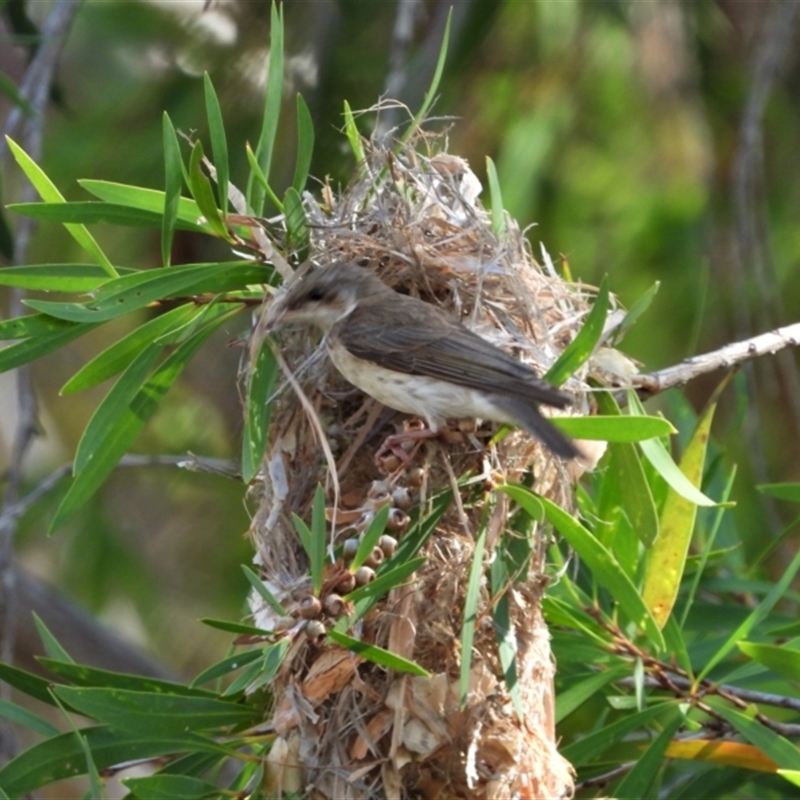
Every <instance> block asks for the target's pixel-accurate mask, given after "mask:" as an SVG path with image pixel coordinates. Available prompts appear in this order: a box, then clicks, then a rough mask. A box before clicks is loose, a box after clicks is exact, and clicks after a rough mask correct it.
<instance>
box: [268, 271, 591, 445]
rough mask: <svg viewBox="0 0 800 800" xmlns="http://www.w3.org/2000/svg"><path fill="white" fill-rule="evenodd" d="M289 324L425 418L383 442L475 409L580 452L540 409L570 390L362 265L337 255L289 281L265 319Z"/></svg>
mask: <svg viewBox="0 0 800 800" xmlns="http://www.w3.org/2000/svg"><path fill="white" fill-rule="evenodd" d="M291 323H299V324H306V325H313V326H316V327H317V328H319V329H320V330H321V331H322V332H323V333H324V342H325V346H326V348H327V351H328V354H329V355H330V358H331V360H332V362H333V364H334V366H335V367H336V368H337V369H338V370H339V372H341V373H342V375H344V377H345V378H346V379H347V380H348V381H349V382H350V383H352V384H353V385H354V386H356V387H357V388H358V389H360V390H361V391H363V392H365V393H366V394H368V395H370V396H371V397H374V398H375V399H376V400H378V401H379V402H381V403H383V405H385V406H388V407H389V408H393V409H395V410H396V411H402V412H405V413H407V414H412V415H414V416H417V417H420V418H422V419H423V420H425V422H426V424H427V428H428V430H427V431H425V430H423V431H422V432H419V431H410V432H407V433H405V434H397V435H396V436H394V437H389V439H393V440H394V441H393V442H391V443H389V440H388V439H387V442H386V443H384V447H382V448H381V450H382V451H383V450H384V449H385V448H386V445H387V443H389V446H390V447H391V448H392V449H393V450H394V448H393V447H392V445H394V444H396V442H397V441H400V440H401V439H419V438H427V437H429V436H436V435H438V434H439V432H440V431H441V430H442V427H443V426H444V425H445V423H446V420H448V419H465V418H477V419H482V420H492V421H494V422H500V423H507V424H511V425H516V426H518V427H520V428H523V429H525V430H526V431H527V432H528V433H529V434H531V435H532V436H534V437H535V438H537V439H538V440H540V441H541V442H542V443H544V445H545V446H546V447H547V448H548V449H549V450H550V451H551V452H552V453H554V454H555V455H557V456H560V457H561V458H564V459H572V458H576V457H578V456H580V455H581V452H580V451H579V450H578V448H577V447H576V446H575V444H573V442H572V441H571V440H570V439H569V438H568V437H567V436H565V435H564V434H563V433H562V432H561V431H560V430H559V429H558V428H556V426H555V425H553V424H552V423H551V422H550V421H549V420H547V419H545V417H544V416H542V414H541V413H540V411H539V409H538V405H539V404H542V405H547V406H551V407H554V408H561V409H563V408H566V407H567V406H568V405H570V404H571V402H572V398H571V397H570V396H569V395H568V394H566V393H565V392H562V391H560V390H559V389H556V388H555V387H554V386H552V385H550V384H549V383H547V382H546V381H544V380H542V378H540V377H539V375H538V374H537V373H536V371H535V370H533V369H532V368H531V367H529V366H527V365H526V364H523V363H522V362H521V361H519V360H517V359H516V358H514V357H513V356H512V355H510V354H508V353H506V352H505V351H504V350H502V349H500V348H499V347H497V346H496V345H494V344H492V343H491V342H489V341H487V340H486V339H484V338H483V337H481V336H479V335H478V334H477V333H474V332H473V331H471V330H470V329H469V328H467V327H466V326H465V325H464V324H463V323H461V322H460V321H459V320H458V319H456V318H455V317H453V316H452V315H450V314H449V313H448V312H446V311H445V310H444V309H442V308H440V307H439V306H436V305H433V304H431V303H426V302H424V301H423V300H419V299H417V298H415V297H411V296H408V295H404V294H400V293H399V292H396V291H395V290H394V289H392V288H391V287H390V286H388V285H387V284H385V283H384V282H383V281H382V280H381V279H380V278H379V277H378V276H377V275H376V274H375V272H374V271H373V270H371V269H369V268H367V267H362V266H360V265H358V264H357V263H353V262H335V263H332V264H329V265H327V266H323V267H317V268H315V269H313V270H310V271H308V272H307V273H306V274H305V275H303V276H302V277H299V278H298V279H293V280H290V281H289V282H288V284H287V285H286V287H285V289H284V290H283V291H282V292H279V293H277V294H276V296H275V297H274V299H273V301H272V304H271V305H270V307H269V308H268V310H267V312H266V315H265V318H264V328H265V329H266V331H267V332H268V333H272V332H275V331H277V330H279V329H280V328H283V327H284V326H286V325H289V324H291ZM379 452H380V451H379ZM395 452H397V451H396V450H395ZM400 455H401V457H402V454H400Z"/></svg>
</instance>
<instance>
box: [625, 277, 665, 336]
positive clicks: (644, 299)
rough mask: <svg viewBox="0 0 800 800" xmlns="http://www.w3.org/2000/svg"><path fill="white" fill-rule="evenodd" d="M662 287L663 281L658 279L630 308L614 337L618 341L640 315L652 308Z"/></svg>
mask: <svg viewBox="0 0 800 800" xmlns="http://www.w3.org/2000/svg"><path fill="white" fill-rule="evenodd" d="M660 287H661V282H660V281H656V282H655V283H654V284H653V285H652V286H651V287H650V288H649V289H648V290H647V291H646V292H645V293H644V294H643V295H642V296H641V297H640V298H639V299H638V300H637V301H636V302H635V303H634V304H633V305H632V306H631V307H630V308H629V309H628V313H627V314H626V315H625V316H624V318H623V320H622V322H621V323H620V326H619V328H618V329H617V331H616V332H615V334H614V338H615V339H616V340H617V341H618V340H620V339H622V337H623V336H624V335H625V334H626V333H627V332H628V331H629V330H630V329H631V328H632V327H633V326H634V325H635V324H636V321H637V320H638V319H639V317H641V316H642V314H644V312H645V311H647V309H648V308H650V304H651V303H652V302H653V299H654V298H655V296H656V294H658V290H659V288H660Z"/></svg>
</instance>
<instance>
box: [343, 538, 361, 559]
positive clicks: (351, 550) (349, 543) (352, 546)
mask: <svg viewBox="0 0 800 800" xmlns="http://www.w3.org/2000/svg"><path fill="white" fill-rule="evenodd" d="M358 545H359V540H358V539H356V538H353V539H345V540H344V544H343V545H342V558H344V560H345V561H352V560H353V558H354V557H355V554H356V553H357V552H358Z"/></svg>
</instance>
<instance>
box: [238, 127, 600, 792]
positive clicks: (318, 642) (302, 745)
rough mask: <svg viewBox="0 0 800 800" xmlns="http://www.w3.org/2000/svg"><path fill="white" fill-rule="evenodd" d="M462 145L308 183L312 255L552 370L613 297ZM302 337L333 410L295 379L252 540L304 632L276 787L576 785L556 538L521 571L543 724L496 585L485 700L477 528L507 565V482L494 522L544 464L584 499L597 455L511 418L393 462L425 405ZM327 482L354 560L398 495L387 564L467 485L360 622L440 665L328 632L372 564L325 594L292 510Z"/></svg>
mask: <svg viewBox="0 0 800 800" xmlns="http://www.w3.org/2000/svg"><path fill="white" fill-rule="evenodd" d="M440 141H441V140H435V141H433V140H429V139H424V140H421V142H420V141H418V142H417V143H416V146H413V147H412V146H407V147H405V148H403V149H402V150H401V151H400V152H396V151H390V150H388V149H386V148H385V147H382V146H379V145H376V144H369V143H367V145H366V146H367V147H368V150H367V158H366V162H365V163H364V164H362V165H361V168H360V171H359V174H358V176H357V177H356V178H355V179H354V180H353V181H352V183H351V185H350V186H349V187H348V188H347V190H346V191H345V192H343V193H342V194H341V195H340V196H335V195H334V193H333V191H332V190H331V189H330V187H329V186H325V187H323V191H322V201H316V200H315V199H314V198H312V197H311V196H310V195H309V194H306V196H305V197H304V205H305V210H306V214H307V218H308V221H309V229H310V237H311V241H310V253H311V258H312V260H313V261H314V262H315V263H316V264H317V265H318V266H320V267H323V268H324V266H325V265H326V264H329V263H334V262H339V261H342V260H346V261H353V262H358V263H359V264H361V265H362V266H365V267H368V268H370V269H373V270H375V272H376V273H377V274H378V275H379V276H380V277H381V278H382V279H383V280H384V282H386V283H387V284H389V285H390V286H392V287H393V288H394V289H395V290H397V291H399V292H404V293H407V294H412V295H414V296H417V297H419V298H421V299H422V300H424V301H426V302H430V303H436V304H439V305H441V306H442V307H444V308H445V309H447V310H448V311H449V312H450V313H452V314H454V315H456V316H457V317H459V318H460V319H461V320H462V321H463V322H464V323H465V324H467V325H468V326H469V327H471V328H472V329H473V330H475V331H476V332H478V333H479V334H481V335H482V336H484V337H485V338H487V339H489V340H491V341H492V342H494V343H495V344H497V345H499V346H501V347H503V348H505V349H507V350H508V351H509V352H513V353H515V354H516V355H517V356H518V357H519V358H520V359H521V360H523V361H525V362H527V363H529V364H530V365H531V366H533V367H534V368H536V370H537V371H538V372H539V373H540V374H541V373H543V372H545V371H546V370H547V368H548V367H549V366H550V365H551V364H552V363H553V362H554V361H555V359H556V358H557V357H558V355H559V354H560V353H561V352H562V350H563V349H564V348H565V347H566V346H567V345H568V344H569V343H570V342H571V341H572V339H573V338H574V336H575V334H576V332H577V330H579V329H580V327H581V325H582V323H583V320H584V318H585V316H586V314H587V312H588V311H589V308H590V303H589V300H590V297H591V295H592V293H593V292H592V290H590V289H587V288H586V287H584V286H581V285H576V284H573V283H569V282H566V281H565V280H563V279H562V278H561V277H560V276H559V275H557V274H556V271H555V269H554V268H553V265H552V263H551V262H550V260H549V258H546V259H545V266H544V267H543V266H541V265H539V264H537V263H536V261H535V259H534V258H533V256H532V254H531V252H530V248H529V244H528V242H527V240H526V238H525V237H524V235H522V233H521V232H520V230H519V227H518V226H517V224H516V223H515V222H514V220H512V219H510V218H509V217H508V216H505V218H504V219H503V220H502V225H500V224H499V220H496V219H495V220H494V224H493V220H492V218H491V215H490V214H489V213H488V212H487V211H486V210H485V209H484V208H483V206H482V205H481V203H480V201H479V200H478V195H479V193H480V188H481V187H480V184H479V182H478V180H477V178H476V177H475V175H474V174H473V173H472V171H471V170H470V168H469V166H468V165H467V163H466V161H464V160H463V159H461V158H458V157H456V156H452V155H448V154H447V153H445V152H435V148H437V147H439V145H440ZM423 148H424V149H425V150H426V154H424V155H423V154H421V153H420V152H419V150H420V149H423ZM280 338H281V351H282V354H283V357H284V359H285V361H286V362H287V364H288V365H289V367H290V369H291V371H292V373H293V374H294V376H295V378H296V380H297V381H298V382H299V384H300V386H301V387H302V390H303V392H304V393H305V395H306V396H307V398H308V401H309V403H310V404H311V405H313V414H309V411H308V409H307V408H304V407H303V406H302V405H301V403H299V402H298V399H297V396H296V393H295V391H293V390H292V389H291V388H290V387H288V386H287V385H283V386H282V387H281V389H280V390H279V391H278V394H277V396H276V398H275V400H274V406H273V414H272V423H271V438H270V444H269V449H268V453H267V456H266V459H265V462H264V470H263V476H262V477H263V485H262V486H261V489H260V491H261V497H260V502H259V508H258V511H257V513H256V515H255V517H254V520H253V525H252V531H251V532H252V534H253V538H254V542H255V545H256V549H257V557H256V561H257V563H258V564H259V566H260V569H261V575H262V577H263V579H264V581H265V583H266V584H267V585H268V586H269V588H270V589H271V591H272V592H273V594H274V595H276V597H278V598H279V599H280V601H281V603H282V605H283V607H284V608H285V609H286V619H284V620H281V619H279V618H278V617H277V616H276V614H275V612H274V611H273V610H272V609H270V608H269V607H268V606H266V605H265V604H264V603H263V601H261V599H260V598H259V597H257V596H254V597H253V599H252V601H251V606H252V611H253V615H254V618H255V621H256V623H257V624H258V625H259V626H260V627H262V628H266V629H273V630H279V629H280V628H281V627H282V628H283V629H284V635H286V636H289V638H290V639H291V646H290V648H289V651H288V655H287V657H286V658H285V660H284V662H283V664H282V667H281V668H280V670H279V672H278V674H277V676H276V678H275V680H274V683H273V686H272V692H273V696H274V698H275V707H274V709H273V717H272V719H271V720H270V723H269V724H270V726H271V727H272V729H273V730H274V731H275V732H276V733H277V734H278V739H277V741H276V744H275V746H274V747H273V748H272V752H271V754H270V791H271V792H275V793H280V792H282V791H303V790H305V791H308V792H309V793H310V795H311V796H315V797H325V798H372V797H384V796H385V797H411V796H414V797H430V798H435V797H444V796H446V797H449V798H461V797H463V798H472V797H490V798H491V797H512V796H514V797H530V798H534V797H536V798H542V797H561V796H569V795H571V793H572V777H571V767H570V766H569V764H568V763H567V762H566V761H564V760H563V759H562V758H561V757H560V755H559V754H558V752H557V750H556V743H555V735H554V718H553V709H554V698H553V671H554V670H553V665H552V659H551V654H550V647H549V636H548V633H547V629H546V627H545V625H544V622H543V620H542V617H541V612H540V599H541V595H542V593H543V591H544V588H545V585H546V582H547V581H546V579H545V577H544V575H545V558H544V556H545V544H546V539H545V536H544V534H543V533H541V532H537V531H533V532H531V533H529V540H530V541H532V542H533V553H532V557H531V559H530V563H529V564H528V566H527V573H526V575H517V576H514V577H515V578H516V579H517V580H516V582H514V581H513V580H512V581H511V582H510V584H509V586H508V588H507V590H506V592H505V596H506V597H507V599H508V601H509V602H508V605H509V611H510V616H511V619H512V621H513V625H514V628H515V631H516V637H517V641H516V644H517V658H516V670H517V675H518V685H519V687H520V690H521V691H520V698H519V701H520V702H521V705H522V709H523V710H524V713H523V714H522V717H521V718H520V716H519V715H518V714H517V713H516V711H515V709H514V706H513V704H512V699H511V697H510V695H509V691H508V688H507V686H506V685H505V683H504V681H503V679H502V675H503V673H504V669H503V667H502V665H501V663H500V659H499V657H498V654H497V637H496V631H495V626H494V623H493V621H492V616H491V609H492V604H493V600H492V598H491V593H490V587H489V586H488V584H487V583H486V581H484V583H483V584H482V586H481V590H480V594H481V596H480V598H479V602H478V609H477V619H476V625H475V639H474V644H473V648H472V652H471V654H470V655H471V670H470V680H469V687H468V692H467V696H466V702H464V703H463V704H462V702H461V698H460V690H461V689H463V687H460V683H459V673H460V668H461V663H462V659H463V658H464V654H463V653H462V650H461V642H460V633H461V629H462V624H463V615H464V605H465V593H466V589H467V585H468V582H469V574H470V570H471V569H472V563H473V560H474V558H475V546H476V545H475V541H476V538H475V535H476V531H477V530H478V529H479V527H480V526H481V525H485V531H486V533H485V550H484V555H483V558H484V560H485V561H486V562H487V563H488V561H489V559H491V558H492V554H493V553H494V551H495V548H496V547H497V546H498V544H499V542H500V541H501V539H502V537H504V536H508V535H510V534H509V526H508V519H509V514H510V513H511V509H510V503H509V501H508V498H507V497H506V496H505V495H503V494H500V493H496V496H495V497H494V500H493V505H492V506H491V511H490V512H489V513H488V518H487V516H486V513H487V512H486V510H485V509H486V508H487V505H486V502H485V501H486V498H487V497H488V494H489V490H490V489H491V487H493V486H494V485H496V484H497V483H498V482H505V481H519V480H520V479H522V478H523V476H526V475H528V476H531V475H532V479H533V485H534V488H535V489H536V491H538V492H540V493H542V494H544V495H546V496H547V497H549V498H551V499H553V500H554V501H555V502H557V503H559V504H560V505H562V506H566V507H569V506H570V505H571V502H572V501H571V497H572V486H573V484H574V480H575V470H576V469H579V467H578V466H576V464H575V463H572V464H570V465H564V464H563V462H560V461H559V460H558V459H555V458H554V457H552V456H551V455H550V454H549V453H548V452H547V451H546V450H545V449H544V448H543V447H542V446H541V445H540V444H539V443H538V442H537V441H535V440H533V439H531V438H530V437H529V436H528V435H527V434H526V433H524V432H520V431H513V432H511V433H510V434H508V435H507V436H505V437H504V438H502V440H501V441H499V442H497V443H495V444H491V443H490V438H491V436H492V435H493V434H494V433H495V432H496V429H497V426H496V425H492V424H487V425H482V426H480V427H475V425H474V424H471V423H464V421H461V422H456V423H453V425H452V427H450V428H449V429H448V431H447V432H446V435H445V437H444V439H445V441H430V442H426V443H424V444H420V445H418V446H417V447H416V449H415V450H413V451H412V453H411V457H412V466H411V467H406V468H404V467H403V465H402V464H401V463H399V462H398V463H393V462H392V461H391V459H392V458H396V457H394V456H389V460H388V461H385V462H384V463H382V464H380V465H376V463H375V461H374V454H375V452H376V450H377V449H378V448H379V446H380V444H381V442H382V441H383V440H384V439H385V437H386V436H387V435H389V434H391V433H395V432H397V430H398V429H399V427H400V426H402V425H408V424H409V421H408V420H407V418H405V417H404V415H402V414H399V413H396V412H393V411H391V410H389V409H385V408H383V407H382V406H379V404H377V402H376V401H374V400H372V399H371V398H368V397H366V396H365V395H363V394H362V393H361V392H359V391H357V390H355V389H354V388H353V387H352V386H350V385H349V384H348V383H347V382H346V381H345V380H344V379H343V378H342V377H341V376H340V375H339V374H338V373H337V372H336V370H335V368H334V367H333V366H332V364H331V363H330V361H329V359H328V358H327V356H326V355H325V353H324V349H321V347H320V341H319V335H318V333H316V332H315V331H310V330H297V331H290V332H285V333H283V334H282V335H281V337H280ZM587 369H588V367H586V368H584V370H583V372H582V373H581V374H578V375H575V376H573V377H572V378H571V379H570V381H569V383H568V384H567V385H566V386H565V387H564V388H565V389H566V390H567V391H569V392H572V393H573V394H574V396H575V405H574V407H573V408H572V409H569V410H568V411H567V412H564V413H586V412H587V410H588V405H587V404H588V401H587V400H586V398H587V397H588V396H589V395H588V394H587V393H586V391H585V390H586V389H587V388H588V387H587V384H586V378H587V374H586V371H587ZM314 416H316V417H317V420H316V424H312V422H313V417H314ZM412 424H413V422H412ZM320 427H321V429H322V430H323V431H324V433H325V437H326V439H327V446H328V447H329V451H328V453H329V455H328V459H327V462H326V456H325V447H324V446H323V443H322V442H321V440H320V437H319V436H318V435H317V432H318V430H319V428H320ZM331 457H332V458H333V459H334V460H335V462H336V473H337V474H336V477H335V479H334V477H333V476H332V475H331V471H330V470H329V468H328V462H329V461H330V458H331ZM318 483H321V484H323V485H324V486H325V487H326V491H327V498H328V506H329V507H328V509H327V516H328V519H329V520H330V521H331V522H332V523H335V530H333V531H332V532H331V539H332V542H333V543H334V544H341V543H343V542H344V543H345V548H344V552H345V553H346V552H347V545H346V543H347V541H348V540H349V541H350V542H352V541H357V539H358V537H359V535H360V534H361V533H362V532H363V531H364V529H365V528H366V526H367V525H368V524H369V522H370V521H371V520H372V518H373V517H374V515H375V513H376V512H377V510H378V509H379V508H381V507H382V506H384V505H387V504H388V505H390V506H391V513H390V517H389V530H388V531H387V535H386V536H384V537H383V539H382V540H381V546H380V547H377V548H376V551H375V553H374V556H375V558H374V561H375V562H380V561H381V560H382V559H383V558H385V557H386V556H387V555H389V556H390V555H391V553H392V552H393V549H394V547H395V546H396V544H397V541H398V540H399V541H401V542H402V539H403V536H404V534H405V533H406V531H408V530H409V524H410V519H411V517H410V516H409V515H410V514H411V515H412V516H413V515H414V514H415V513H417V514H418V516H419V518H421V519H424V518H426V517H427V516H428V515H429V513H430V510H431V508H432V506H433V505H434V504H435V502H436V498H437V497H439V496H440V495H441V493H442V492H443V491H447V490H451V491H453V493H454V498H455V502H454V503H451V504H450V508H449V509H448V510H447V511H446V512H445V513H444V514H443V515H442V516H441V518H440V519H439V521H438V524H437V526H436V530H435V532H434V533H433V535H432V536H431V537H430V538H429V539H428V541H427V543H426V545H425V546H424V548H423V550H422V551H421V552H422V554H423V555H424V556H425V557H426V561H425V563H424V565H423V566H422V567H421V568H420V569H419V570H418V571H417V572H416V573H415V574H414V575H413V576H412V577H411V580H410V581H408V582H407V583H405V584H404V585H403V586H402V587H399V588H395V589H393V590H391V592H389V594H388V595H387V596H386V597H385V598H384V599H382V600H381V601H380V602H379V603H378V604H377V605H376V606H375V607H374V608H373V609H372V610H371V611H370V612H369V614H368V615H367V616H366V617H364V618H363V619H362V620H360V621H359V622H358V623H357V626H356V627H355V628H354V629H353V630H352V631H351V635H353V636H356V637H358V638H360V639H362V640H363V641H366V642H369V643H372V644H376V645H378V646H379V647H382V648H384V649H387V650H390V651H392V652H394V653H397V654H398V655H400V656H403V657H404V658H407V659H409V660H413V661H415V662H416V663H417V664H419V665H420V666H422V667H424V668H425V669H426V670H428V672H429V673H430V677H420V676H414V677H412V676H410V675H407V674H405V675H404V674H401V673H397V672H393V671H391V670H387V669H385V668H382V667H380V666H378V665H376V664H374V663H372V662H370V661H368V660H365V659H362V658H359V657H358V656H356V655H354V654H353V653H351V652H349V651H347V650H345V649H343V648H340V647H338V646H334V645H331V644H330V643H327V644H326V643H325V632H326V630H327V629H328V628H329V627H330V626H331V625H332V624H333V623H334V621H335V620H336V618H337V617H339V616H341V615H342V614H343V613H347V610H348V609H347V608H346V603H344V604H342V602H341V599H342V596H343V595H344V594H346V591H347V590H348V589H349V588H352V585H353V581H354V580H356V579H359V576H357V575H356V576H354V575H353V574H352V573H351V571H350V570H348V568H347V565H346V563H343V562H341V561H340V562H339V563H338V564H330V565H328V567H327V569H326V573H325V580H324V585H323V590H322V592H321V593H320V596H319V597H313V596H312V592H311V583H310V579H309V577H308V564H307V559H306V557H305V554H304V552H303V550H302V548H301V547H300V545H299V542H298V539H297V535H296V533H295V528H294V526H293V524H292V521H291V514H292V513H293V512H294V513H297V514H298V515H299V516H301V517H302V518H304V519H306V520H307V519H309V516H310V505H311V498H312V496H313V492H314V489H315V487H316V485H317V484H318ZM415 509H416V512H415ZM511 535H513V534H511ZM520 535H521V534H520ZM379 551H380V552H379ZM369 577H370V576H369V574H367V577H366V579H367V580H368V579H369ZM495 600H496V598H495Z"/></svg>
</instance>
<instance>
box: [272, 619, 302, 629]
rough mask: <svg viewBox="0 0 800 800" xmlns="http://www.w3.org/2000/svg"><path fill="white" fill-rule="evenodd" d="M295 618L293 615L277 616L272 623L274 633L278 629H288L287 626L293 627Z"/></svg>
mask: <svg viewBox="0 0 800 800" xmlns="http://www.w3.org/2000/svg"><path fill="white" fill-rule="evenodd" d="M296 624H297V620H296V619H295V618H294V617H278V618H277V619H276V620H275V622H274V623H273V625H272V630H273V631H275V632H276V633H277V632H278V631H288V630H289V628H292V627H294V626H295V625H296Z"/></svg>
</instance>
